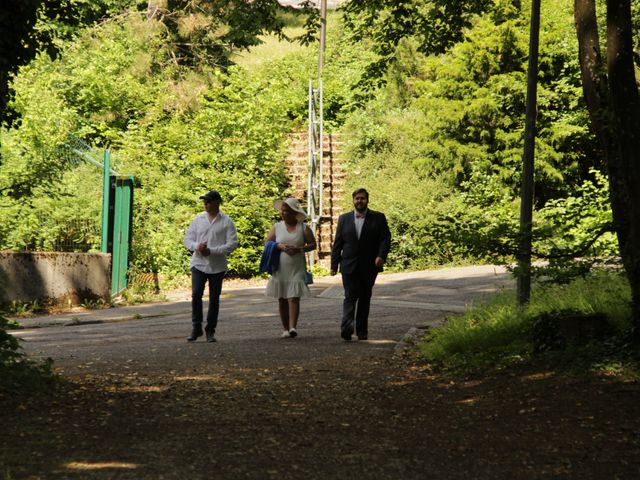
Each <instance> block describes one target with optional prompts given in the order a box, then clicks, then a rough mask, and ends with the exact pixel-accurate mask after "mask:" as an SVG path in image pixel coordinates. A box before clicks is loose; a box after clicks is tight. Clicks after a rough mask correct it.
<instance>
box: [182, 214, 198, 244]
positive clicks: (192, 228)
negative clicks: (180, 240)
mask: <svg viewBox="0 0 640 480" xmlns="http://www.w3.org/2000/svg"><path fill="white" fill-rule="evenodd" d="M196 234H197V229H196V221H195V220H194V221H192V222H191V225H189V228H187V233H185V235H184V246H185V247H187V250H189V251H191V252H195V251H196V250H197V249H198V245H199V242H198V240H197V237H196Z"/></svg>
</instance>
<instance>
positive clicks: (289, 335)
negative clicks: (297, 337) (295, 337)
mask: <svg viewBox="0 0 640 480" xmlns="http://www.w3.org/2000/svg"><path fill="white" fill-rule="evenodd" d="M290 337H291V334H290V333H289V332H287V331H286V330H285V331H284V332H282V338H290Z"/></svg>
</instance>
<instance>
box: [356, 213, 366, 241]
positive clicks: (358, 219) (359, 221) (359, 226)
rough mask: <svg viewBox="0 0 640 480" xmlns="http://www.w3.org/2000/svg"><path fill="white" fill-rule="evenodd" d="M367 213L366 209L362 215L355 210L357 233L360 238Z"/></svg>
mask: <svg viewBox="0 0 640 480" xmlns="http://www.w3.org/2000/svg"><path fill="white" fill-rule="evenodd" d="M366 214H367V210H365V211H364V213H363V214H362V216H361V217H358V215H360V214H359V213H358V211H357V210H354V211H353V220H354V221H355V223H356V235H357V236H358V240H360V234H361V233H362V226H363V225H364V217H365V215H366Z"/></svg>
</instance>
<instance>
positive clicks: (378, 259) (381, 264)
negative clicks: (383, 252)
mask: <svg viewBox="0 0 640 480" xmlns="http://www.w3.org/2000/svg"><path fill="white" fill-rule="evenodd" d="M383 265H384V260H383V259H382V258H380V257H376V267H378V268H382V266H383Z"/></svg>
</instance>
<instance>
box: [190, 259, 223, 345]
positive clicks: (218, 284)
mask: <svg viewBox="0 0 640 480" xmlns="http://www.w3.org/2000/svg"><path fill="white" fill-rule="evenodd" d="M224 274H225V272H220V273H204V272H201V271H200V270H198V269H197V268H193V267H192V268H191V323H192V324H193V328H197V329H200V328H202V295H203V294H204V287H205V285H206V283H207V280H208V281H209V311H208V312H207V326H206V328H205V330H206V331H207V332H209V333H215V331H216V326H217V325H218V312H219V310H220V293H221V292H222V280H223V279H224Z"/></svg>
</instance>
